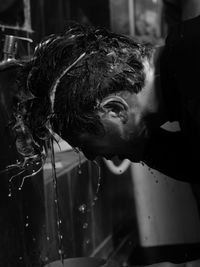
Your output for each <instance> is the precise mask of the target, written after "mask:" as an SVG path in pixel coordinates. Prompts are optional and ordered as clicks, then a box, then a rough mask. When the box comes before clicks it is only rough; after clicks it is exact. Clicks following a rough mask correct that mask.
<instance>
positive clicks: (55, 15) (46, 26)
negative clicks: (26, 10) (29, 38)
mask: <svg viewBox="0 0 200 267" xmlns="http://www.w3.org/2000/svg"><path fill="white" fill-rule="evenodd" d="M31 17H32V28H33V30H34V33H33V38H34V40H35V41H36V42H38V41H39V40H41V38H42V37H44V36H45V35H48V34H51V33H56V32H60V31H62V30H63V29H64V28H65V26H66V25H67V24H68V23H69V21H70V20H73V21H77V22H80V23H83V24H90V25H94V26H101V27H106V28H109V27H110V16H109V0H89V1H88V0H57V1H53V0H50V1H49V0H31Z"/></svg>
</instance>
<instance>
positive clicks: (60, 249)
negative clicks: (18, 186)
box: [50, 139, 64, 266]
mask: <svg viewBox="0 0 200 267" xmlns="http://www.w3.org/2000/svg"><path fill="white" fill-rule="evenodd" d="M50 148H51V164H52V177H53V188H54V203H55V209H56V217H57V218H56V219H57V234H58V254H59V256H60V261H61V263H62V265H63V266H64V250H63V237H62V234H61V219H60V209H59V202H58V181H57V175H56V167H55V154H54V148H53V139H51V141H50Z"/></svg>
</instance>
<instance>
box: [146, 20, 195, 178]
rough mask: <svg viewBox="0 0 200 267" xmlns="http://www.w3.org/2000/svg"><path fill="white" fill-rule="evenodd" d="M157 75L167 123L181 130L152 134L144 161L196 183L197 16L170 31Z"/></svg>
mask: <svg viewBox="0 0 200 267" xmlns="http://www.w3.org/2000/svg"><path fill="white" fill-rule="evenodd" d="M160 72H161V88H162V92H163V96H164V103H165V106H166V109H167V115H168V120H169V121H171V122H172V121H178V122H179V124H180V128H181V131H180V132H176V133H170V132H167V131H164V130H162V129H159V130H158V131H157V132H155V133H154V134H153V135H152V138H151V141H150V142H149V144H148V148H147V150H146V155H145V160H144V161H145V162H146V163H147V165H149V166H151V167H153V168H155V169H157V170H160V171H161V172H163V173H164V174H167V175H168V176H171V177H172V178H175V179H178V180H182V181H187V182H192V183H200V174H199V173H200V171H199V166H200V157H199V156H198V153H199V151H200V141H199V137H200V82H199V81H200V16H198V17H196V18H193V19H190V20H187V21H184V22H182V23H180V24H177V25H176V26H175V27H174V28H173V29H172V30H171V32H170V33H169V35H168V37H167V39H166V45H165V48H164V50H163V53H162V56H161V59H160Z"/></svg>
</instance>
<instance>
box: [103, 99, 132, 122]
mask: <svg viewBox="0 0 200 267" xmlns="http://www.w3.org/2000/svg"><path fill="white" fill-rule="evenodd" d="M128 109H129V106H128V104H127V102H126V101H125V100H124V99H123V98H122V97H120V96H110V97H106V98H104V99H103V100H102V102H101V104H100V108H99V112H100V113H101V116H102V118H109V119H112V120H113V119H120V120H121V122H122V123H126V122H127V121H128Z"/></svg>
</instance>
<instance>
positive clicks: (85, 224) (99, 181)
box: [78, 160, 101, 245]
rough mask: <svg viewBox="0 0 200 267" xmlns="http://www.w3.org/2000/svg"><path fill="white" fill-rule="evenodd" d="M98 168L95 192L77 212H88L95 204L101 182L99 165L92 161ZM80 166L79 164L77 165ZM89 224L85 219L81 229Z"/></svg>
mask: <svg viewBox="0 0 200 267" xmlns="http://www.w3.org/2000/svg"><path fill="white" fill-rule="evenodd" d="M92 162H93V163H94V164H95V165H96V166H97V168H98V179H97V187H96V190H95V193H94V197H93V200H92V201H91V203H90V204H88V205H86V204H84V203H83V204H81V205H80V206H79V208H78V210H79V212H81V213H82V214H84V213H89V212H91V210H92V208H94V206H95V204H96V201H97V200H98V193H99V188H100V184H101V167H100V166H99V164H98V162H96V161H92ZM79 163H80V160H79ZM79 168H80V166H79ZM88 226H89V223H88V221H85V222H84V223H83V225H82V228H83V230H86V229H87V228H88ZM89 244H90V240H89V239H87V240H86V245H89Z"/></svg>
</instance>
